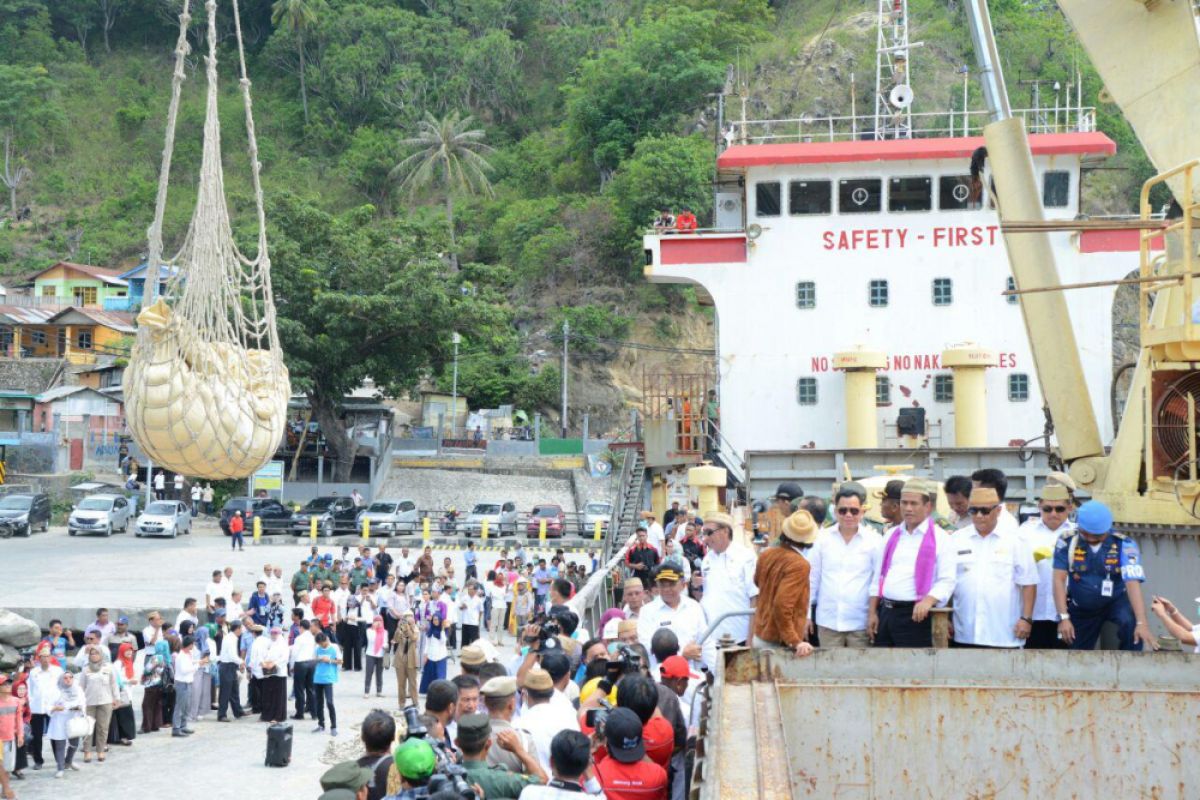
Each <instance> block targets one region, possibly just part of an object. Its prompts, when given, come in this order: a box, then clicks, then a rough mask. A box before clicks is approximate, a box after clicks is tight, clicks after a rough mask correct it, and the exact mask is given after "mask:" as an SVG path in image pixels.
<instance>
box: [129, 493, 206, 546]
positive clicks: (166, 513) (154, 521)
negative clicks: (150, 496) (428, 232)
mask: <svg viewBox="0 0 1200 800" xmlns="http://www.w3.org/2000/svg"><path fill="white" fill-rule="evenodd" d="M191 532H192V510H191V509H190V508H188V507H187V506H186V505H184V504H183V503H181V502H180V501H178V500H155V501H154V502H152V503H151V504H150V505H148V506H146V510H145V511H143V512H142V513H141V514H139V515H138V518H137V522H136V523H134V526H133V535H134V536H137V537H138V538H141V537H143V536H170V537H171V538H172V539H174V538H175V537H176V536H178V535H179V534H181V533H184V534H187V533H191Z"/></svg>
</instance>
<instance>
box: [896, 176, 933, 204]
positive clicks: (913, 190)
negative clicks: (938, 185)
mask: <svg viewBox="0 0 1200 800" xmlns="http://www.w3.org/2000/svg"><path fill="white" fill-rule="evenodd" d="M931 208H933V180H932V179H931V178H892V179H891V180H889V181H888V211H929V210H930V209H931Z"/></svg>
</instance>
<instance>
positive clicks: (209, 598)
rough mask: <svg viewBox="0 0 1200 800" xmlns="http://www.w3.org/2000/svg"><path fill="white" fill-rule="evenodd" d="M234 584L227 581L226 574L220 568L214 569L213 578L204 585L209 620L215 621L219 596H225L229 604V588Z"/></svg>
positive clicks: (205, 605)
mask: <svg viewBox="0 0 1200 800" xmlns="http://www.w3.org/2000/svg"><path fill="white" fill-rule="evenodd" d="M231 588H232V584H226V583H225V575H224V574H223V573H222V572H221V570H219V569H214V570H213V574H212V580H211V581H209V582H208V585H207V586H205V587H204V610H205V611H206V612H208V621H209V622H215V621H216V615H215V613H214V612H215V611H216V610H217V598H223V599H224V600H225V602H226V604H227V605H228V603H229V590H230V589H231Z"/></svg>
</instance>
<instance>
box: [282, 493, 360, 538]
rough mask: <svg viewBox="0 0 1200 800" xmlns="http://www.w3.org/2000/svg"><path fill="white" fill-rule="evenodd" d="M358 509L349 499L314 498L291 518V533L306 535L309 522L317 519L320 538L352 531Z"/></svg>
mask: <svg viewBox="0 0 1200 800" xmlns="http://www.w3.org/2000/svg"><path fill="white" fill-rule="evenodd" d="M358 512H359V508H358V506H356V505H354V501H353V500H351V499H350V498H349V497H338V496H336V495H330V496H328V497H314V498H313V499H312V500H309V501H308V503H306V504H305V506H304V508H302V509H300V510H299V511H297V512H296V513H295V514H294V515H293V516H292V531H294V532H295V533H297V534H299V535H301V536H303V535H305V534H307V533H308V526H309V520H310V519H312V518H313V517H316V518H317V527H318V529H319V530H320V531H321V535H322V536H333V534H334V533H335V532H336V531H353V530H354V524H355V518H356V517H357V516H358Z"/></svg>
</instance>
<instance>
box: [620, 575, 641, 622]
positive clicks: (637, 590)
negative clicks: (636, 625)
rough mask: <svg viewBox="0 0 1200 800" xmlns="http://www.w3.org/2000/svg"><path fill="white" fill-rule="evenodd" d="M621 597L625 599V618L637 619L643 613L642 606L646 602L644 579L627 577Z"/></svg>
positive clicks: (623, 609)
mask: <svg viewBox="0 0 1200 800" xmlns="http://www.w3.org/2000/svg"><path fill="white" fill-rule="evenodd" d="M621 599H622V600H624V601H625V606H624V607H623V608H622V609H621V610H622V611H624V612H625V619H637V618H638V615H639V614H641V613H642V606H644V605H645V604H646V587H645V586H643V585H642V579H641V578H626V579H625V584H624V587H623V592H622V594H621Z"/></svg>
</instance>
